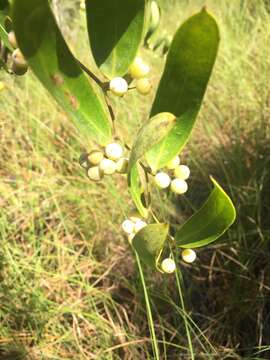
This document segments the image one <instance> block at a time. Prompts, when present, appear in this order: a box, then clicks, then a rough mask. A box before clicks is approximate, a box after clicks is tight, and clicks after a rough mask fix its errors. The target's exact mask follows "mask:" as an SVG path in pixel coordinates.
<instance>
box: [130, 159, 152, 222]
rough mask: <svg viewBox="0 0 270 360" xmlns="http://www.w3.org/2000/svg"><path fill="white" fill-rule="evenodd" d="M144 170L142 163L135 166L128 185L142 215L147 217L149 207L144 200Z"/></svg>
mask: <svg viewBox="0 0 270 360" xmlns="http://www.w3.org/2000/svg"><path fill="white" fill-rule="evenodd" d="M142 172H143V169H142V168H141V167H140V165H138V164H137V165H135V166H133V168H132V169H131V171H130V173H129V176H128V185H129V191H130V194H131V196H132V199H133V201H134V203H135V205H136V208H137V209H138V211H139V213H140V215H141V216H142V217H143V218H147V217H148V209H147V208H146V207H145V206H144V204H143V202H142V196H143V193H144V190H145V185H144V179H143V180H142V176H144V174H142Z"/></svg>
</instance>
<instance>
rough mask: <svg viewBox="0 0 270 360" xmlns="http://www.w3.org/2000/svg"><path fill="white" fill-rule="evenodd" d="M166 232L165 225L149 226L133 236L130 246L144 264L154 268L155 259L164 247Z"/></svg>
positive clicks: (167, 228)
mask: <svg viewBox="0 0 270 360" xmlns="http://www.w3.org/2000/svg"><path fill="white" fill-rule="evenodd" d="M168 230H169V226H168V225H167V224H151V225H147V226H146V227H144V228H143V229H142V230H140V231H139V232H138V233H137V234H136V235H135V237H134V239H133V241H132V245H133V247H134V248H135V250H136V252H137V254H138V255H139V257H140V259H141V260H142V261H143V262H144V263H145V264H147V265H149V266H151V267H153V268H155V267H156V259H157V257H158V256H159V254H160V252H161V251H162V249H163V247H164V244H165V241H166V239H167V236H168Z"/></svg>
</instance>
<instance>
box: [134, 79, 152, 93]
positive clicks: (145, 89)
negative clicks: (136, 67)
mask: <svg viewBox="0 0 270 360" xmlns="http://www.w3.org/2000/svg"><path fill="white" fill-rule="evenodd" d="M151 88H152V84H151V82H150V80H149V79H148V78H142V79H139V80H137V81H136V89H137V90H138V92H139V93H140V94H142V95H147V94H149V93H150V91H151Z"/></svg>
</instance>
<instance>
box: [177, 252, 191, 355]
mask: <svg viewBox="0 0 270 360" xmlns="http://www.w3.org/2000/svg"><path fill="white" fill-rule="evenodd" d="M172 254H173V252H172ZM173 259H174V260H175V258H174V254H173ZM175 278H176V284H177V289H178V293H179V298H180V303H181V307H182V312H183V320H184V324H185V329H186V335H187V339H188V347H189V352H190V358H191V360H194V359H195V357H194V351H193V345H192V340H191V336H190V331H189V325H188V320H187V316H186V309H185V302H184V296H183V291H182V287H181V282H183V277H182V273H181V270H180V269H179V267H177V268H176V271H175Z"/></svg>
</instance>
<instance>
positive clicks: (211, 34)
mask: <svg viewBox="0 0 270 360" xmlns="http://www.w3.org/2000/svg"><path fill="white" fill-rule="evenodd" d="M218 45H219V31H218V26H217V23H216V21H215V19H214V18H213V17H212V16H211V15H209V14H208V12H207V11H206V10H205V9H203V10H202V11H201V12H200V13H198V14H196V15H194V16H192V17H190V18H189V19H188V20H187V21H186V22H185V23H184V24H183V25H182V26H181V27H180V28H179V30H178V31H177V32H176V34H175V36H174V39H173V41H172V44H171V48H170V50H169V53H168V56H167V61H166V65H165V70H164V72H163V75H162V77H161V80H160V83H159V87H158V91H157V94H156V98H155V100H154V103H153V107H152V110H151V115H152V116H153V115H155V114H158V113H160V112H163V111H169V112H171V113H173V114H175V116H176V117H177V118H178V120H177V124H176V125H175V127H174V128H173V129H172V130H171V131H170V133H169V134H168V135H167V136H166V137H165V139H164V140H162V141H161V143H160V144H159V145H157V146H155V147H154V148H153V149H151V151H149V153H148V154H147V160H148V163H149V165H150V166H151V168H153V169H159V168H161V167H163V166H165V165H166V164H167V163H168V162H169V161H170V160H171V159H172V158H174V157H175V156H176V155H177V154H178V153H179V152H180V151H181V150H182V148H183V147H184V145H185V144H186V142H187V141H188V139H189V136H190V134H191V131H192V129H193V126H194V123H195V120H196V117H197V114H198V111H199V109H200V106H201V103H202V100H203V96H204V93H205V90H206V87H207V84H208V81H209V78H210V75H211V72H212V69H213V66H214V63H215V59H216V56H217V51H218Z"/></svg>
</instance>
